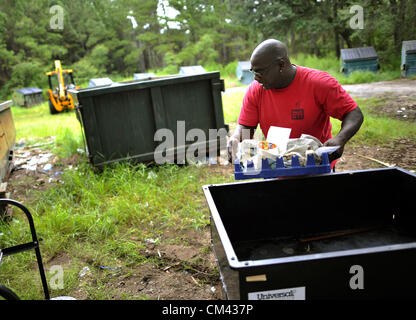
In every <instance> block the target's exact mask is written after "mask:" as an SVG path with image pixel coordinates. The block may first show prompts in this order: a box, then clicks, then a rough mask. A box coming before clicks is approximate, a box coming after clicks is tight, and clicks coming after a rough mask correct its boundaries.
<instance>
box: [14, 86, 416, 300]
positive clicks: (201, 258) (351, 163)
mask: <svg viewBox="0 0 416 320" xmlns="http://www.w3.org/2000/svg"><path fill="white" fill-rule="evenodd" d="M411 84H412V85H413V86H414V87H413V90H414V92H416V90H415V87H416V81H414V82H413V83H411ZM354 90H355V89H354ZM357 90H358V89H357ZM367 92H368V91H367ZM406 94H407V93H406ZM402 108H404V110H403V109H402ZM399 110H401V111H402V112H398V111H399ZM405 111H407V112H405ZM379 112H381V113H383V114H387V115H390V116H391V117H394V118H397V119H400V120H403V125H415V120H416V117H415V113H416V106H415V102H414V100H412V99H410V96H406V97H405V96H404V94H403V92H402V91H399V92H398V93H397V94H396V95H393V96H392V95H389V99H387V100H386V103H385V104H384V105H383V106H382V107H381V108H380V111H379ZM403 114H407V115H408V116H407V117H403ZM49 140H50V141H46V145H44V146H39V147H37V146H35V147H33V146H32V147H30V148H28V147H26V146H25V145H24V144H23V143H21V144H20V146H19V144H18V147H17V148H16V150H15V170H14V171H13V172H12V173H11V174H10V177H9V180H8V190H7V191H8V192H10V195H9V197H10V198H12V199H16V200H19V201H22V202H24V199H25V198H26V191H27V190H30V189H39V190H42V189H45V188H49V187H55V186H57V185H59V183H60V180H59V177H60V175H61V173H62V172H63V171H64V170H67V169H68V168H75V167H76V165H77V161H78V159H79V157H81V155H75V156H73V157H72V158H70V159H57V158H55V157H54V156H52V155H50V153H49V152H48V151H47V144H48V143H50V142H53V137H51V138H49ZM34 158H35V159H37V160H36V161H32V162H30V160H31V159H32V160H33V159H34ZM41 159H43V160H41ZM45 159H47V160H45ZM42 161H44V162H42ZM48 163H49V164H51V166H49V165H47V164H48ZM35 164H36V165H37V168H36V170H33V168H34V167H33V165H35ZM31 165H32V167H30V166H31ZM388 166H398V167H401V168H404V169H407V170H411V171H414V170H416V141H414V140H409V139H400V140H396V141H393V142H392V143H391V144H389V145H383V146H377V145H371V146H360V147H356V146H350V145H348V144H347V146H346V147H345V150H344V154H343V156H342V157H341V158H340V159H339V161H338V163H337V165H336V171H337V172H342V171H353V170H363V169H372V168H381V167H388ZM211 168H212V170H213V171H215V172H221V173H223V174H226V175H233V173H234V169H233V167H232V166H231V165H227V166H224V165H215V166H211ZM179 237H180V238H181V239H183V243H181V244H177V242H176V244H169V243H171V242H170V241H169V240H172V239H178V234H174V235H169V234H166V235H164V238H163V239H161V241H160V244H156V243H155V242H153V241H150V240H149V243H148V244H147V245H146V248H145V249H143V252H142V254H143V255H146V256H147V257H153V258H154V259H152V260H153V261H159V262H158V263H147V264H143V265H138V266H137V267H134V268H133V269H130V270H129V272H128V273H126V272H123V270H117V269H115V270H102V272H103V275H104V276H105V277H106V279H108V282H106V285H105V286H106V289H109V290H113V291H114V296H113V297H112V298H113V299H123V297H126V296H130V297H131V296H135V297H140V296H146V297H147V298H150V299H179V300H189V299H202V300H210V299H224V298H225V296H224V293H223V291H222V288H221V286H222V284H221V281H220V280H219V271H218V268H217V265H216V261H215V257H214V254H213V252H212V250H211V249H210V231H209V228H207V229H206V230H203V231H199V232H196V231H190V232H187V233H184V234H182V235H180V236H179ZM55 264H60V265H63V266H64V268H65V265H66V266H69V265H70V264H71V257H69V256H65V255H59V256H56V257H53V258H52V259H51V260H50V261H46V268H48V266H52V265H55ZM96 281H97V280H96V279H95V278H94V277H93V275H92V274H91V273H89V272H85V274H83V275H82V276H80V285H79V287H78V289H77V290H75V292H73V293H72V294H71V295H72V296H73V297H75V298H77V299H85V298H86V297H87V296H88V294H87V292H86V291H85V289H84V286H83V283H86V282H88V283H90V284H91V283H92V284H94V282H96Z"/></svg>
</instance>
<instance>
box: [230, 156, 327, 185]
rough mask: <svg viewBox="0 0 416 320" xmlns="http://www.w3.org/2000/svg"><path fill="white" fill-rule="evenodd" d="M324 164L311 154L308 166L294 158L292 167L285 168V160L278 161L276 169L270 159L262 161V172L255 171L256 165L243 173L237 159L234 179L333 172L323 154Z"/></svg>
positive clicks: (307, 161)
mask: <svg viewBox="0 0 416 320" xmlns="http://www.w3.org/2000/svg"><path fill="white" fill-rule="evenodd" d="M321 159H322V164H320V165H318V164H316V162H315V158H314V156H313V154H309V155H308V157H307V160H306V166H304V167H303V166H301V165H300V163H299V157H297V156H292V162H291V167H289V168H285V165H284V162H283V158H277V159H276V168H271V167H270V165H269V161H268V159H262V166H261V170H255V169H254V163H253V162H249V163H248V164H247V167H248V168H247V170H246V171H243V168H242V167H241V165H240V160H239V159H236V161H235V164H234V167H235V171H234V177H235V179H236V180H244V179H256V178H277V177H288V176H301V175H308V174H322V173H329V172H331V164H330V163H329V160H328V153H326V152H324V153H322V157H321Z"/></svg>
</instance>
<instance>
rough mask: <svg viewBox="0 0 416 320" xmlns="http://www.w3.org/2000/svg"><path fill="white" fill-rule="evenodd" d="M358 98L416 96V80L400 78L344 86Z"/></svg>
mask: <svg viewBox="0 0 416 320" xmlns="http://www.w3.org/2000/svg"><path fill="white" fill-rule="evenodd" d="M342 87H343V88H344V89H345V90H346V91H347V92H348V93H349V94H350V95H351V96H353V97H357V98H384V97H385V98H393V97H399V98H416V80H409V79H400V80H394V81H382V82H372V83H361V84H346V85H343V86H342Z"/></svg>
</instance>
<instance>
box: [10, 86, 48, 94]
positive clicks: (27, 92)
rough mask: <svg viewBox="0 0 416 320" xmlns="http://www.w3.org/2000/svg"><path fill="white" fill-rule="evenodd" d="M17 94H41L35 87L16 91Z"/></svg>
mask: <svg viewBox="0 0 416 320" xmlns="http://www.w3.org/2000/svg"><path fill="white" fill-rule="evenodd" d="M16 91H17V92H20V93H22V94H24V95H27V94H34V93H42V90H41V89H39V88H35V87H30V88H21V89H18V90H16Z"/></svg>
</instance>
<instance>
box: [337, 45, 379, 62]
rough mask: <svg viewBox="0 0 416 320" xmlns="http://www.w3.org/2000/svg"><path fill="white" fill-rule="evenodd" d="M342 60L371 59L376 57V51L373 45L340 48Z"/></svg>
mask: <svg viewBox="0 0 416 320" xmlns="http://www.w3.org/2000/svg"><path fill="white" fill-rule="evenodd" d="M341 57H342V60H343V61H357V60H371V59H377V53H376V50H375V49H374V47H362V48H350V49H341Z"/></svg>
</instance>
